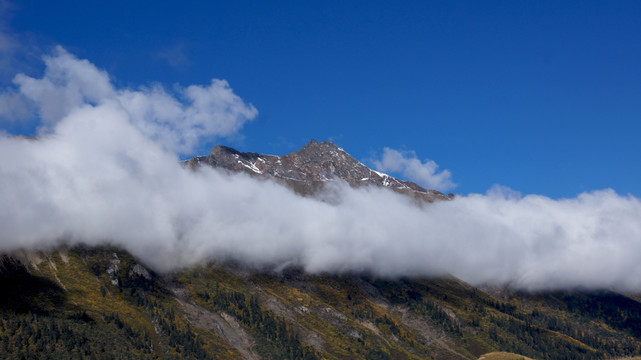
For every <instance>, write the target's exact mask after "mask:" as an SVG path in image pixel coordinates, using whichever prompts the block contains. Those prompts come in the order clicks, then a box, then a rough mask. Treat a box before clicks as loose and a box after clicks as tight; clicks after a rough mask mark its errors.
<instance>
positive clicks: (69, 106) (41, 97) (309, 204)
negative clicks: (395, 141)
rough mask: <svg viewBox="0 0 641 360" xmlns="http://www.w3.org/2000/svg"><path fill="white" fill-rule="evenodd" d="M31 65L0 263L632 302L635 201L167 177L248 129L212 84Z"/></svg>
mask: <svg viewBox="0 0 641 360" xmlns="http://www.w3.org/2000/svg"><path fill="white" fill-rule="evenodd" d="M44 60H45V65H46V71H45V73H44V75H43V77H42V78H40V79H35V78H32V77H29V76H27V75H24V74H19V75H17V76H16V77H15V79H14V84H15V86H14V87H13V88H10V89H5V90H4V92H3V94H2V97H1V98H0V104H1V105H2V106H3V107H7V106H23V107H28V109H20V111H18V109H15V111H0V113H3V114H7V113H18V112H20V113H25V112H32V113H35V114H37V118H38V119H39V120H40V121H41V130H40V134H39V139H38V140H37V141H33V140H29V139H25V138H20V137H14V136H11V135H8V134H7V135H5V136H3V137H2V138H0V158H1V159H0V164H2V165H1V166H0V185H1V186H0V203H2V204H3V206H2V208H1V209H0V227H1V228H2V229H3V231H2V232H1V233H0V251H3V252H6V251H13V250H17V249H50V248H52V247H56V246H58V245H60V244H76V243H86V244H90V245H93V244H106V243H107V244H114V245H118V246H122V247H124V248H125V249H127V250H128V251H130V252H131V253H132V254H134V255H135V256H137V257H140V258H141V259H143V260H144V261H145V262H146V263H147V264H148V265H149V266H151V267H153V268H154V269H156V270H159V271H167V270H172V269H176V268H180V267H184V266H189V265H192V264H197V263H200V262H204V261H208V260H212V259H229V258H231V259H234V260H238V261H241V262H244V263H247V264H249V265H252V266H257V267H270V268H276V269H282V268H284V267H286V266H288V265H298V266H302V267H303V268H304V269H305V270H306V271H309V272H312V273H318V272H331V273H341V272H367V273H372V274H374V275H377V276H381V277H397V276H402V275H410V276H432V275H442V274H453V275H455V276H457V277H460V278H461V279H463V280H465V281H467V282H470V283H473V284H481V283H487V282H490V283H500V284H510V285H512V286H515V287H521V288H527V289H541V288H566V287H567V288H571V287H588V288H617V289H625V290H641V268H639V267H638V255H637V254H638V253H640V252H641V221H640V219H641V201H640V200H639V198H637V197H634V196H632V195H628V196H622V195H619V194H617V193H616V192H615V191H614V190H611V189H605V190H598V191H592V192H586V193H583V194H581V195H579V196H577V197H576V198H570V199H561V200H554V199H550V198H548V197H545V196H539V195H526V196H520V195H518V194H516V193H515V192H513V191H510V190H509V189H507V188H504V187H500V186H498V187H495V188H493V189H490V190H489V191H488V193H486V194H471V195H467V196H457V197H455V198H454V199H453V200H451V201H441V202H435V203H433V204H430V205H427V206H422V207H420V206H417V205H416V204H415V202H413V201H412V200H411V199H409V198H408V197H406V196H403V195H401V194H396V193H394V192H392V191H386V190H385V189H378V188H373V187H364V188H351V187H349V186H348V185H347V184H345V183H340V182H335V183H332V185H330V186H328V187H327V189H326V192H325V193H323V194H321V195H319V196H320V197H321V198H322V197H331V198H332V199H333V200H334V201H331V202H327V201H318V199H315V198H309V197H302V196H300V195H297V194H296V193H294V192H293V191H291V190H289V189H288V188H286V187H284V186H282V185H280V184H278V183H276V182H272V181H259V180H256V179H254V178H251V177H250V176H247V175H245V174H229V173H226V172H222V171H219V170H216V169H213V168H204V167H203V168H200V169H198V171H192V170H189V169H187V168H185V167H183V166H182V165H181V164H180V162H179V158H178V154H186V153H189V152H190V151H192V150H193V149H194V148H195V147H196V145H197V144H198V142H199V141H201V140H203V139H205V138H206V139H208V140H211V139H212V138H215V139H220V138H221V137H225V136H229V135H232V134H234V133H235V132H237V131H239V130H240V129H241V128H242V126H243V125H244V124H245V123H246V122H247V121H249V120H251V119H253V118H254V117H255V116H256V115H257V111H256V109H255V108H254V107H253V106H251V105H250V104H247V103H245V102H244V101H243V100H242V99H241V98H240V97H238V96H237V95H236V94H234V93H233V91H232V90H231V88H230V87H229V86H228V84H227V83H226V82H225V81H223V80H213V81H212V82H211V84H210V86H207V87H203V86H198V85H192V86H189V87H187V88H184V89H181V90H179V91H178V94H175V95H174V94H171V93H169V92H167V91H165V90H164V89H163V88H162V87H160V86H158V85H155V86H152V87H142V88H139V89H117V88H115V87H114V85H113V84H112V83H111V81H110V80H109V76H108V74H106V73H105V72H104V71H102V70H99V69H97V68H96V67H95V66H94V65H93V64H91V63H90V62H89V61H87V60H80V59H77V58H76V57H74V56H73V55H71V54H69V53H67V52H66V51H65V50H64V49H62V48H57V49H56V50H55V51H54V52H53V53H52V54H51V55H49V56H46V57H45V58H44ZM16 98H20V99H21V100H20V101H15V99H16ZM6 99H11V101H10V102H9V101H6ZM347 150H349V149H347ZM448 176H449V175H448Z"/></svg>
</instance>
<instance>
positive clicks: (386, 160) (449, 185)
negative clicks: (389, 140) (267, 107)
mask: <svg viewBox="0 0 641 360" xmlns="http://www.w3.org/2000/svg"><path fill="white" fill-rule="evenodd" d="M373 163H374V167H375V168H376V170H378V171H383V172H395V173H400V174H402V175H403V177H405V178H407V179H410V180H411V181H413V182H415V183H417V184H419V185H421V186H423V187H424V188H426V189H436V190H440V191H447V190H450V189H453V188H454V187H456V184H454V183H453V182H452V180H451V177H452V174H451V173H450V171H449V170H443V171H440V172H439V171H438V164H436V162H434V161H433V160H429V159H426V160H425V161H424V162H422V161H421V160H420V159H418V158H417V157H416V153H415V152H414V151H403V152H401V151H398V150H394V149H390V148H388V147H386V148H384V149H383V157H382V159H381V160H374V161H373Z"/></svg>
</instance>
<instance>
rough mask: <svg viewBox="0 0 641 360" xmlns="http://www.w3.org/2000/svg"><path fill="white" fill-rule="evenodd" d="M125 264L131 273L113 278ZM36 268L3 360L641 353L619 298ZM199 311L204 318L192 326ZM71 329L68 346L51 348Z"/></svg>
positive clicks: (15, 281) (10, 275) (43, 264)
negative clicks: (45, 335) (44, 356)
mask: <svg viewBox="0 0 641 360" xmlns="http://www.w3.org/2000/svg"><path fill="white" fill-rule="evenodd" d="M114 253H116V254H117V255H114ZM116 257H117V261H119V263H118V271H117V272H113V271H112V273H111V274H110V269H112V270H113V264H114V261H115V260H116ZM33 264H35V265H36V266H30V267H29V271H28V272H27V271H24V269H22V268H20V267H19V266H14V267H12V266H10V263H7V262H6V261H5V263H4V265H3V266H2V267H3V268H4V269H5V270H3V271H0V291H2V293H3V294H5V295H4V296H3V297H0V310H1V311H2V315H3V317H2V319H0V357H3V358H11V356H14V357H15V358H18V357H19V355H20V354H27V355H28V354H38V351H39V350H42V346H44V345H43V344H47V341H48V342H52V343H53V344H54V345H51V346H49V347H46V351H48V353H49V354H50V355H51V358H56V356H58V358H68V357H70V356H71V355H73V356H80V357H83V356H81V355H82V354H83V351H84V352H85V353H87V354H91V355H92V356H95V357H96V358H110V357H114V356H113V354H128V355H121V358H160V359H173V358H189V357H191V358H219V359H239V358H242V357H243V356H245V357H247V356H250V357H251V356H255V357H258V356H261V357H263V358H273V359H280V358H301V359H313V358H321V357H324V358H327V359H425V358H434V359H477V358H478V357H480V356H482V355H483V354H486V358H485V359H486V360H491V359H495V358H496V356H499V354H496V353H494V354H491V355H490V354H487V353H491V352H495V351H511V352H513V353H518V354H523V355H522V356H529V357H530V358H536V359H558V358H568V359H573V358H574V359H590V358H594V359H600V358H616V357H622V356H630V355H639V354H640V353H641V347H640V345H641V341H640V337H641V304H639V302H637V301H636V300H635V299H632V298H628V297H625V296H622V295H619V294H614V293H607V292H600V293H599V292H596V293H582V292H549V293H540V294H526V293H514V292H511V293H510V292H507V293H505V294H503V295H502V296H501V297H499V298H497V297H493V296H491V295H489V294H488V293H486V292H483V291H481V290H478V289H475V288H473V287H471V286H469V285H467V284H465V283H463V282H461V281H459V280H457V279H453V278H440V279H430V280H428V279H400V280H395V281H388V280H381V279H373V278H369V277H367V276H347V275H346V276H333V275H322V276H321V275H307V274H304V273H302V272H300V271H297V270H287V271H285V272H283V273H279V274H268V273H256V272H251V271H245V270H241V269H237V268H235V267H222V266H218V265H208V266H204V267H200V268H197V269H192V270H186V271H183V272H181V273H178V274H173V275H171V276H165V277H160V276H157V275H155V274H153V273H152V274H151V277H150V278H149V279H146V278H145V277H144V276H141V275H139V274H138V275H137V274H135V273H134V272H132V271H131V270H132V269H133V267H134V265H135V264H136V260H135V259H134V258H132V257H131V256H130V255H128V254H127V253H124V252H122V251H119V250H117V249H110V248H99V249H87V248H77V249H73V250H72V251H69V252H68V253H64V252H63V253H58V252H54V253H52V254H50V255H46V256H45V255H43V256H41V259H39V260H37V261H35V260H34V261H33ZM112 281H116V283H117V285H113V284H112ZM177 289H178V290H177ZM177 293H180V294H182V295H180V301H178V299H177V298H176V294H177ZM185 304H187V305H188V306H187V305H185ZM194 309H197V311H198V313H197V314H195V315H194V314H191V317H188V316H186V315H190V314H186V313H185V311H194ZM33 314H38V317H34V315H33ZM199 314H200V315H199ZM198 316H200V317H206V318H208V319H210V320H211V321H210V322H209V325H207V324H208V323H207V322H206V321H200V322H199V321H196V320H198V319H197V317H198ZM195 317H196V318H195ZM34 319H35V320H34ZM188 319H189V320H188ZM225 319H227V320H225ZM228 320H229V321H228ZM215 321H218V323H217V325H216V324H215V323H214V322H215ZM53 323H55V324H57V325H55V326H53V328H54V330H51V329H50V327H51V325H50V324H53ZM27 324H32V325H27ZM212 324H213V325H212ZM221 324H222V325H225V326H227V328H226V329H227V331H231V330H234V326H235V327H237V329H236V330H234V331H235V334H236V335H238V337H241V339H240V340H239V339H235V341H232V340H234V339H231V338H229V337H227V338H225V336H224V335H223V334H222V333H221V332H220V331H219V330H217V329H218V328H219V327H220V326H221ZM59 329H62V330H60V332H61V333H62V334H63V336H60V337H59V338H57V339H46V340H42V338H41V337H40V335H38V333H39V332H40V333H42V332H43V330H47V331H50V332H51V331H54V332H55V331H59ZM65 329H67V330H65ZM65 333H69V334H71V335H69V334H66V335H64V334H65ZM243 337H244V338H243ZM241 340H242V341H241ZM243 341H244V342H243ZM239 344H240V345H239ZM243 344H244V345H243ZM70 354H71V355H70ZM243 354H244V355H243ZM248 354H249V355H248ZM73 356H71V357H73ZM488 356H495V357H494V358H493V357H488ZM506 356H507V355H506ZM27 357H28V356H27ZM496 359H499V358H496Z"/></svg>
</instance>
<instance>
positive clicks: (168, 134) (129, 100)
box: [0, 47, 258, 154]
mask: <svg viewBox="0 0 641 360" xmlns="http://www.w3.org/2000/svg"><path fill="white" fill-rule="evenodd" d="M43 59H44V62H45V66H46V68H45V74H44V76H43V77H42V78H40V79H37V78H33V77H30V76H27V75H25V74H18V75H16V76H15V78H14V83H15V85H16V86H17V90H7V91H5V92H4V93H3V94H2V95H0V105H2V108H4V109H5V110H1V109H2V108H0V116H5V117H6V116H7V115H11V112H10V110H9V109H13V110H12V111H13V112H14V113H15V112H16V111H17V110H16V109H19V108H18V107H17V106H10V105H13V104H16V103H17V102H18V101H19V100H20V99H19V98H18V96H20V97H22V99H23V100H26V99H28V101H29V102H31V103H33V104H35V106H36V109H35V110H36V111H37V113H38V114H39V117H40V119H41V120H42V121H43V128H42V129H41V132H44V133H46V132H47V131H50V129H51V127H52V126H53V125H55V124H56V123H57V122H58V121H60V120H61V119H63V118H64V117H65V116H67V115H69V114H70V113H71V112H72V111H73V110H74V109H77V108H79V107H82V106H84V105H93V106H96V105H101V104H103V103H106V102H116V103H117V104H119V105H120V107H121V108H122V110H124V111H126V112H127V113H128V114H129V117H130V120H131V122H132V123H133V124H134V125H135V126H136V127H138V129H139V130H140V131H142V132H143V133H144V134H145V135H146V136H148V137H150V138H152V139H153V140H155V141H157V142H159V143H160V144H162V145H163V146H164V147H165V148H166V149H168V150H170V151H174V152H178V153H181V154H188V153H190V152H192V151H193V150H194V149H195V147H196V146H197V145H198V143H199V142H200V141H201V139H203V138H206V139H208V140H211V139H212V138H215V137H221V136H229V135H232V134H234V133H236V132H237V131H238V130H239V129H240V128H241V127H242V126H243V125H244V124H245V122H247V121H249V120H251V119H253V118H254V117H256V115H257V114H258V112H257V110H256V109H255V108H254V107H253V106H252V105H250V104H246V103H245V102H243V100H242V99H241V98H240V97H238V96H237V95H236V94H234V93H233V91H232V89H231V88H230V87H229V84H228V83H227V82H226V81H224V80H216V79H214V80H212V81H211V83H210V84H209V85H208V86H199V85H191V86H188V87H187V88H184V89H183V88H180V87H178V86H176V91H177V92H178V95H179V97H175V96H173V95H171V94H169V93H167V92H166V91H165V89H164V88H163V87H162V86H160V85H158V84H156V85H153V86H151V87H141V88H139V89H136V90H131V89H116V88H114V86H113V84H112V83H111V81H110V79H109V75H108V74H107V73H106V72H105V71H103V70H100V69H98V68H97V67H96V66H95V65H93V64H92V63H90V62H89V61H87V60H81V59H78V58H76V57H75V56H73V55H72V54H70V53H68V52H67V51H66V50H64V49H63V48H62V47H57V48H56V49H55V50H54V52H53V54H51V55H48V56H44V57H43ZM18 94H19V95H18ZM25 103H27V101H22V102H21V104H25ZM22 112H23V113H24V110H22Z"/></svg>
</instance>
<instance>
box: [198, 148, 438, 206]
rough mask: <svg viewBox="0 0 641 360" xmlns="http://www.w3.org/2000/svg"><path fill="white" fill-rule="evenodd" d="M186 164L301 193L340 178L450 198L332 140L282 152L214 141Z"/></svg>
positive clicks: (421, 196)
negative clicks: (256, 150) (375, 166)
mask: <svg viewBox="0 0 641 360" xmlns="http://www.w3.org/2000/svg"><path fill="white" fill-rule="evenodd" d="M187 165H188V166H190V167H192V168H197V167H199V166H202V165H209V166H213V167H217V168H223V169H226V170H228V171H235V172H245V173H248V174H250V175H252V176H260V177H269V178H273V179H275V180H277V181H279V182H281V183H284V184H286V185H288V186H289V187H291V188H292V189H294V191H296V192H298V193H299V194H303V195H310V194H313V193H316V192H317V191H318V190H319V189H321V188H322V187H323V186H324V185H325V184H326V183H328V182H331V181H337V180H342V181H345V182H346V183H348V184H349V185H350V186H352V187H361V186H379V187H385V188H389V189H391V190H394V191H396V192H399V193H403V194H407V195H410V196H413V197H415V198H417V199H421V200H424V201H428V202H432V201H435V200H448V199H449V198H450V197H448V196H447V195H445V194H443V193H441V192H439V191H436V190H426V189H424V188H422V187H420V186H419V185H417V184H415V183H413V182H409V181H403V180H399V179H397V178H395V177H392V176H389V175H387V174H384V173H381V172H378V171H376V170H372V169H370V168H369V167H367V166H366V165H364V164H363V163H361V162H360V161H358V160H356V159H355V158H354V157H353V156H351V155H350V154H348V153H347V152H346V151H345V150H343V149H342V148H340V147H338V146H336V145H335V144H334V143H332V142H321V143H319V142H317V141H316V140H312V141H311V142H310V143H309V144H307V145H305V146H304V147H303V148H302V149H300V150H298V151H295V152H293V153H291V154H287V155H283V156H276V155H263V154H258V153H254V152H239V151H238V150H235V149H232V148H230V147H226V146H220V145H218V146H216V147H214V149H213V150H212V151H211V154H209V155H207V156H198V157H195V158H192V159H190V160H188V161H187Z"/></svg>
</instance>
